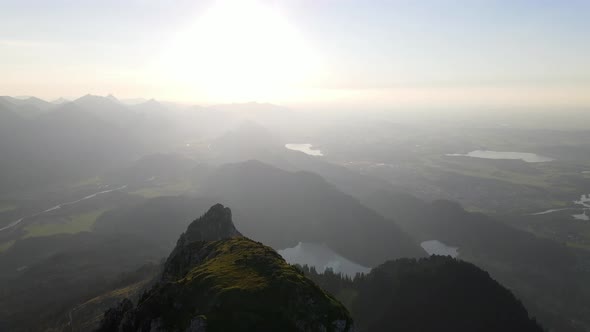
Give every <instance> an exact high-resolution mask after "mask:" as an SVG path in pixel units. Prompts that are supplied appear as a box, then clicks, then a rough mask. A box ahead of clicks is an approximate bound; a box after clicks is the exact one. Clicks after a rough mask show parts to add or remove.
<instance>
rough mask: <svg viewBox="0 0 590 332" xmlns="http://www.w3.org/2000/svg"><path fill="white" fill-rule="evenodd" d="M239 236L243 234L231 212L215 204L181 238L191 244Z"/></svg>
mask: <svg viewBox="0 0 590 332" xmlns="http://www.w3.org/2000/svg"><path fill="white" fill-rule="evenodd" d="M237 236H242V234H240V232H238V230H237V229H236V227H235V226H234V223H233V221H232V215H231V210H230V209H229V208H227V207H224V206H223V205H221V204H215V205H213V206H212V207H211V208H210V209H209V211H207V213H205V214H204V215H203V216H201V217H200V218H199V219H197V220H195V221H193V222H192V223H191V224H190V225H189V226H188V228H187V230H186V232H184V234H182V235H181V237H180V238H181V239H182V240H184V242H185V243H191V242H196V241H217V240H223V239H229V238H232V237H237ZM179 241H180V240H179Z"/></svg>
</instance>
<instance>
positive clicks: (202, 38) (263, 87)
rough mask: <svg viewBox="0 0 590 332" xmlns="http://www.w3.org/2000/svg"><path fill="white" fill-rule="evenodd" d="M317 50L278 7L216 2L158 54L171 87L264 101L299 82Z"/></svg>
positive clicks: (309, 72)
mask: <svg viewBox="0 0 590 332" xmlns="http://www.w3.org/2000/svg"><path fill="white" fill-rule="evenodd" d="M318 66H319V61H318V58H317V55H316V54H314V52H313V50H312V48H311V47H309V45H308V44H307V43H306V42H305V40H304V39H303V37H302V36H301V34H300V33H299V31H297V29H296V28H295V27H294V26H293V25H292V24H290V23H289V22H288V20H286V19H285V17H284V16H283V15H281V13H280V12H278V11H276V10H274V9H273V8H270V7H267V6H265V5H263V4H262V3H260V2H257V1H247V0H246V1H244V0H240V1H219V2H216V3H215V4H214V5H213V6H212V7H211V8H209V9H208V10H207V11H206V12H205V13H204V14H202V15H200V16H198V17H197V18H195V20H194V23H193V24H192V25H191V26H189V27H187V28H185V29H183V30H182V31H180V32H179V33H178V34H177V35H176V36H174V38H172V40H171V42H170V43H169V44H168V45H167V46H166V47H165V49H164V52H163V54H162V55H161V57H160V58H159V61H158V67H159V70H160V72H161V76H163V77H165V79H167V80H169V81H171V82H173V83H172V85H173V86H174V88H175V89H179V90H182V91H186V92H188V93H195V94H198V95H205V96H206V98H208V99H210V100H216V101H245V100H261V99H262V100H269V99H273V98H277V97H280V95H284V94H285V93H287V92H288V90H289V89H294V88H296V87H298V86H301V85H304V84H305V83H306V82H307V81H309V80H310V78H311V76H313V74H314V72H315V71H316V70H317V68H318Z"/></svg>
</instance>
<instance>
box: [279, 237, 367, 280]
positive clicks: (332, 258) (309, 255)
mask: <svg viewBox="0 0 590 332" xmlns="http://www.w3.org/2000/svg"><path fill="white" fill-rule="evenodd" d="M278 253H279V255H281V256H283V258H284V259H285V260H286V261H287V262H288V263H289V264H299V265H307V266H310V267H311V266H313V267H315V268H316V270H317V271H318V272H319V273H322V272H324V271H325V270H326V269H327V268H330V269H332V270H333V271H334V272H335V273H342V274H344V275H347V276H350V277H354V276H355V275H356V274H357V273H369V272H370V271H371V269H370V268H368V267H365V266H362V265H360V264H357V263H355V262H352V261H350V260H348V259H347V258H345V257H342V256H340V255H338V254H337V253H336V252H334V251H333V250H332V249H330V248H329V247H327V246H325V245H323V244H317V243H302V242H299V244H297V246H295V247H293V248H287V249H283V250H279V251H278Z"/></svg>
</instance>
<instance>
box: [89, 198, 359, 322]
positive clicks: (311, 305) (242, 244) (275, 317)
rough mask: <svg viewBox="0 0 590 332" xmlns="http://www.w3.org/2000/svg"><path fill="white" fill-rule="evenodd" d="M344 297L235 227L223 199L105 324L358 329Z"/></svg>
mask: <svg viewBox="0 0 590 332" xmlns="http://www.w3.org/2000/svg"><path fill="white" fill-rule="evenodd" d="M352 330H353V325H352V319H351V318H350V315H349V314H348V312H347V310H346V309H345V308H344V306H343V305H342V304H340V303H339V302H338V301H336V300H335V299H334V298H332V297H331V296H330V295H328V294H326V293H324V292H323V291H322V290H321V289H320V288H319V287H318V286H316V285H315V284H314V283H313V282H311V281H310V280H309V279H307V278H306V277H304V276H303V274H302V273H301V272H300V271H298V270H297V269H296V268H294V267H292V266H290V265H289V264H287V263H286V262H285V260H284V259H283V258H282V257H280V256H279V255H278V254H277V253H276V252H275V251H274V250H273V249H271V248H270V247H267V246H264V245H262V244H261V243H258V242H255V241H252V240H250V239H247V238H245V237H243V236H241V234H240V233H239V232H238V231H237V230H236V229H235V227H234V225H233V222H232V220H231V211H230V210H229V209H228V208H225V207H223V206H222V205H220V204H217V205H215V206H213V207H212V208H211V209H210V210H209V211H208V212H207V213H206V214H205V215H203V216H202V217H201V218H199V219H197V220H195V221H194V222H193V223H192V224H191V225H190V226H189V227H188V229H187V231H186V232H185V233H184V234H182V235H181V237H180V239H179V240H178V243H177V245H176V248H175V249H174V250H173V251H172V253H171V254H170V256H169V257H168V260H167V261H166V264H165V268H164V273H163V275H162V277H161V280H160V282H159V283H158V284H156V285H155V286H154V287H153V288H152V289H150V290H149V291H148V292H146V293H145V294H144V295H143V296H142V297H141V298H140V300H139V301H138V304H137V305H136V306H133V305H130V303H129V302H128V301H124V302H123V303H121V305H119V307H117V308H115V309H111V310H109V311H107V313H106V314H105V318H104V320H103V322H102V324H101V327H100V329H99V331H121V332H127V331H142V332H143V331H192V332H203V331H213V332H215V331H341V332H344V331H352Z"/></svg>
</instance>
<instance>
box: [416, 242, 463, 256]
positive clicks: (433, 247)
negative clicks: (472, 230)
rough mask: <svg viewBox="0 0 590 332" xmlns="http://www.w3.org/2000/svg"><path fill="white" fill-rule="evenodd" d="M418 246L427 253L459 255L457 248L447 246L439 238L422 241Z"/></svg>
mask: <svg viewBox="0 0 590 332" xmlns="http://www.w3.org/2000/svg"><path fill="white" fill-rule="evenodd" d="M420 246H421V247H422V249H424V250H425V251H426V252H427V253H428V254H429V255H440V256H451V257H453V258H456V257H457V256H459V248H457V247H451V246H448V245H446V244H444V243H442V242H440V241H439V240H430V241H424V242H422V243H420Z"/></svg>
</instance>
